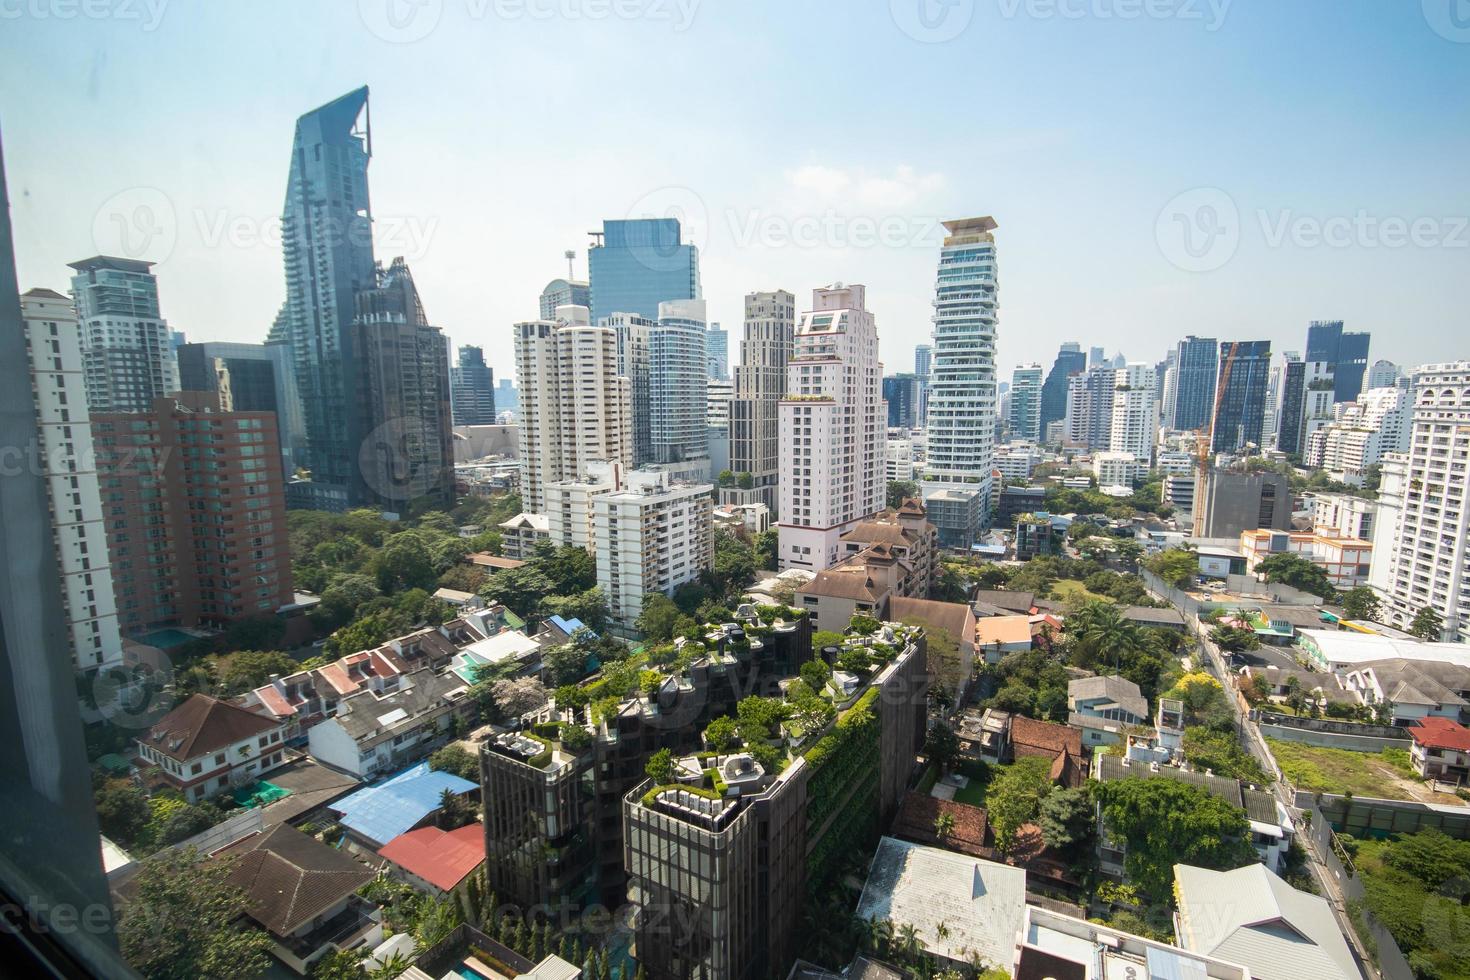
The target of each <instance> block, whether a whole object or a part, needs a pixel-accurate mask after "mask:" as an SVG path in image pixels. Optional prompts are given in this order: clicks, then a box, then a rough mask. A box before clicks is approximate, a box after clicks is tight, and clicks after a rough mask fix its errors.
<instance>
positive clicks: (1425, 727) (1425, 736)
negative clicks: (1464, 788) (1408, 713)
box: [1409, 716, 1470, 785]
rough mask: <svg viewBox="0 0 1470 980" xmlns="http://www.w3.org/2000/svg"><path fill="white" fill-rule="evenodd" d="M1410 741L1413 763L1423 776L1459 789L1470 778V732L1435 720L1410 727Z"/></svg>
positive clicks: (1440, 720)
mask: <svg viewBox="0 0 1470 980" xmlns="http://www.w3.org/2000/svg"><path fill="white" fill-rule="evenodd" d="M1409 737H1410V738H1412V739H1413V740H1414V742H1413V744H1412V745H1410V746H1409V762H1410V763H1411V764H1412V765H1413V766H1414V769H1415V771H1416V772H1418V773H1419V775H1420V776H1422V777H1424V778H1425V779H1438V780H1441V781H1443V782H1447V783H1455V784H1456V785H1462V784H1464V782H1465V781H1466V778H1467V777H1470V728H1466V727H1465V726H1464V725H1462V724H1460V723H1459V722H1457V721H1451V720H1450V719H1448V718H1438V717H1434V716H1431V717H1428V718H1421V719H1419V720H1418V721H1417V722H1416V723H1414V724H1412V725H1410V726H1409Z"/></svg>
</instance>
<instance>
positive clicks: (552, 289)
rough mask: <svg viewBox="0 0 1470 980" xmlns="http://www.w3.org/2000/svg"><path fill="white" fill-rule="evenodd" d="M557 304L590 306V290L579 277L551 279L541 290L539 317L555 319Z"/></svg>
mask: <svg viewBox="0 0 1470 980" xmlns="http://www.w3.org/2000/svg"><path fill="white" fill-rule="evenodd" d="M559 306H586V307H589V308H590V307H591V306H592V290H591V288H590V287H589V286H588V285H587V283H585V282H582V281H581V280H580V279H553V280H551V282H549V283H547V284H546V288H545V289H543V290H541V319H543V320H555V319H556V309H557V307H559Z"/></svg>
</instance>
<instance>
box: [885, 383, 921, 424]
mask: <svg viewBox="0 0 1470 980" xmlns="http://www.w3.org/2000/svg"><path fill="white" fill-rule="evenodd" d="M883 401H884V402H885V403H887V405H888V427H889V428H890V429H914V428H917V427H918V425H919V378H918V375H914V374H890V375H888V377H886V378H884V379H883Z"/></svg>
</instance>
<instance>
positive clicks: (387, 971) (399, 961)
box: [368, 950, 413, 980]
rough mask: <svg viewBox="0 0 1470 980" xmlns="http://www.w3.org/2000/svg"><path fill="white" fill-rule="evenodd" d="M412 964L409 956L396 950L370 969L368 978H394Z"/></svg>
mask: <svg viewBox="0 0 1470 980" xmlns="http://www.w3.org/2000/svg"><path fill="white" fill-rule="evenodd" d="M412 965H413V964H412V963H411V962H409V960H408V957H406V956H404V955H403V954H402V953H400V952H399V951H398V950H394V951H393V952H392V953H390V954H389V955H388V956H387V958H386V959H384V960H383V961H382V962H381V963H379V964H378V965H377V966H375V967H373V968H372V969H371V970H369V971H368V980H393V978H394V977H396V976H398V975H399V974H401V973H403V972H404V971H405V970H407V969H408V968H409V967H410V966H412Z"/></svg>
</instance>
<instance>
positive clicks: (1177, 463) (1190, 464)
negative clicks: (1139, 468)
mask: <svg viewBox="0 0 1470 980" xmlns="http://www.w3.org/2000/svg"><path fill="white" fill-rule="evenodd" d="M1154 466H1155V467H1157V468H1158V471H1159V472H1160V473H1179V474H1182V473H1193V472H1194V466H1195V463H1194V456H1193V455H1192V454H1190V453H1187V452H1183V451H1181V450H1177V449H1175V450H1169V451H1166V452H1160V453H1159V455H1158V459H1156V460H1154Z"/></svg>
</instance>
